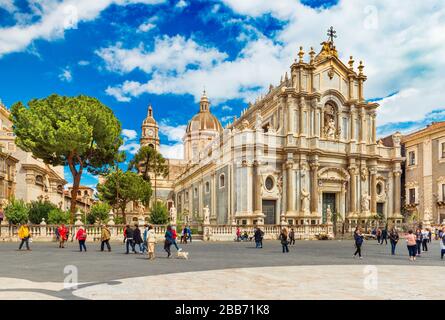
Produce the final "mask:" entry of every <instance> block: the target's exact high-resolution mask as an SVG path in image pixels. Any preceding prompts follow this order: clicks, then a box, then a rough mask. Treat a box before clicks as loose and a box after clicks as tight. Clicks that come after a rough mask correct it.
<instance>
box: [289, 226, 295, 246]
mask: <svg viewBox="0 0 445 320" xmlns="http://www.w3.org/2000/svg"><path fill="white" fill-rule="evenodd" d="M289 244H290V245H294V244H295V231H294V228H291V229H290V232H289Z"/></svg>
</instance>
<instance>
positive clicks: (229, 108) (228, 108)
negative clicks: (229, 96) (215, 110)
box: [221, 105, 233, 111]
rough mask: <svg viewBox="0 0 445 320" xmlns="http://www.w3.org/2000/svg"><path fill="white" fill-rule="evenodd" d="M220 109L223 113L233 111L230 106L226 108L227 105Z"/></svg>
mask: <svg viewBox="0 0 445 320" xmlns="http://www.w3.org/2000/svg"><path fill="white" fill-rule="evenodd" d="M221 109H222V110H223V111H232V110H233V108H232V107H230V106H228V105H223V106H222V107H221Z"/></svg>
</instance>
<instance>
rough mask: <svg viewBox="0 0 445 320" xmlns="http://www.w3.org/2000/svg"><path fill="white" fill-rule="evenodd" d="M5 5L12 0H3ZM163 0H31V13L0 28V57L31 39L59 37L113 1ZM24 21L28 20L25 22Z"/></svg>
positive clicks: (154, 0)
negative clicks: (13, 23) (9, 25)
mask: <svg viewBox="0 0 445 320" xmlns="http://www.w3.org/2000/svg"><path fill="white" fill-rule="evenodd" d="M2 1H3V2H4V3H5V5H6V4H7V5H8V7H7V8H11V1H5V0H2ZM164 1H165V0H96V1H91V0H63V1H55V0H43V1H36V0H33V1H30V4H31V5H30V6H31V8H32V9H33V15H31V16H30V15H29V14H22V15H21V16H16V18H17V19H18V23H17V24H16V25H14V26H11V27H5V28H0V57H1V56H3V55H5V54H8V53H11V52H17V51H23V50H25V49H26V48H27V47H28V46H29V45H30V44H31V43H32V42H33V41H34V40H37V39H43V40H48V41H50V40H54V39H58V38H62V37H63V36H64V33H65V30H68V29H76V28H77V24H78V23H79V22H85V21H92V20H94V19H95V18H96V17H97V16H98V15H99V14H100V13H101V12H102V11H103V10H105V9H106V8H107V7H109V6H110V5H112V4H116V5H123V6H125V5H129V4H134V3H142V4H150V5H151V4H159V3H162V2H164ZM23 22H27V23H26V24H24V23H23Z"/></svg>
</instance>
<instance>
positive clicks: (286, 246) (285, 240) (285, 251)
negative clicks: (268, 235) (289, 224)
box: [280, 228, 289, 253]
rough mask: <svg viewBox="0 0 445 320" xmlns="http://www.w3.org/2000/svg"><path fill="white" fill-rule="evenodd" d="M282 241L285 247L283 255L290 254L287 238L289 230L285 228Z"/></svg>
mask: <svg viewBox="0 0 445 320" xmlns="http://www.w3.org/2000/svg"><path fill="white" fill-rule="evenodd" d="M280 240H281V246H282V247H283V253H288V252H289V247H288V244H289V242H288V237H287V229H286V228H283V229H282V230H281V233H280Z"/></svg>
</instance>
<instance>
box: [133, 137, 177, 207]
mask: <svg viewBox="0 0 445 320" xmlns="http://www.w3.org/2000/svg"><path fill="white" fill-rule="evenodd" d="M128 168H129V170H136V171H138V172H140V173H142V176H143V177H144V179H145V180H147V181H151V178H152V177H153V180H154V192H155V196H154V199H155V200H154V202H156V197H157V193H156V191H157V188H156V181H157V178H158V177H162V178H165V177H167V176H168V174H169V169H168V163H167V161H166V160H165V158H164V157H163V156H162V155H161V154H160V153H159V152H158V151H156V150H155V149H153V148H152V147H150V146H144V147H142V148H140V149H139V151H138V152H137V153H136V154H135V156H134V157H133V159H132V160H131V161H130V164H129V167H128Z"/></svg>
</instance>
